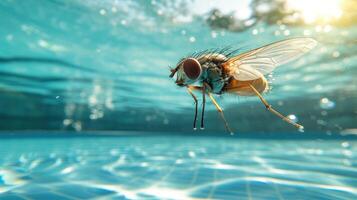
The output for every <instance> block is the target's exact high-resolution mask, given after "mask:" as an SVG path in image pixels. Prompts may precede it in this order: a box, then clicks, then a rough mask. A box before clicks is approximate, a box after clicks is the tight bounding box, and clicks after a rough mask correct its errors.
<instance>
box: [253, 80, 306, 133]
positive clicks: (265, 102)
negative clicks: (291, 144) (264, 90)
mask: <svg viewBox="0 0 357 200" xmlns="http://www.w3.org/2000/svg"><path fill="white" fill-rule="evenodd" d="M249 86H250V88H252V90H253V91H254V92H255V94H256V95H257V96H258V97H259V99H260V101H261V102H262V103H263V104H264V105H265V107H266V108H267V110H269V111H270V112H272V113H273V114H275V115H276V116H278V117H280V118H281V119H282V120H284V121H286V122H288V123H289V124H291V125H293V126H295V127H296V128H298V129H299V130H303V129H304V127H303V126H302V125H300V124H297V123H295V122H293V121H291V120H290V119H289V118H287V117H285V116H284V115H282V114H280V113H279V112H278V111H276V110H274V109H273V108H272V107H271V105H270V104H269V103H268V102H267V101H266V100H265V99H264V98H263V96H262V95H261V94H260V93H259V92H258V90H257V89H255V88H254V87H253V86H252V85H251V84H249Z"/></svg>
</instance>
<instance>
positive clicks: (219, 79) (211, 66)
mask: <svg viewBox="0 0 357 200" xmlns="http://www.w3.org/2000/svg"><path fill="white" fill-rule="evenodd" d="M202 69H203V73H202V76H201V78H200V80H201V81H202V82H203V81H204V82H206V83H208V85H209V86H210V87H211V90H212V91H211V92H213V93H216V94H220V93H221V92H222V88H223V87H224V85H225V84H226V78H225V74H224V72H223V70H222V67H221V63H216V62H206V63H204V64H202Z"/></svg>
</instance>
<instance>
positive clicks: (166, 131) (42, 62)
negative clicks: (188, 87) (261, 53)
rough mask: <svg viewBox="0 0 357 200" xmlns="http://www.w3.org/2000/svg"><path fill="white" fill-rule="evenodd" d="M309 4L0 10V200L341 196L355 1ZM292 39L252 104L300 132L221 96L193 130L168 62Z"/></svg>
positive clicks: (13, 0)
mask: <svg viewBox="0 0 357 200" xmlns="http://www.w3.org/2000/svg"><path fill="white" fill-rule="evenodd" d="M320 1H321V0H315V1H313V2H307V3H306V2H305V1H304V0H301V1H291V0H287V1H280V2H284V3H285V4H284V5H283V4H279V3H276V2H275V1H271V2H269V3H265V1H261V0H241V1H225V2H224V3H222V2H221V1H216V0H211V1H203V0H177V1H173V0H168V1H161V0H152V1H144V0H137V1H121V0H101V1H99V0H89V1H79V0H72V1H58V0H46V1H35V0H27V1H20V0H3V1H0V25H1V26H0V108H2V109H1V110H0V130H1V132H0V154H1V155H0V163H1V164H0V199H87V198H95V199H97V198H98V199H206V198H211V199H236V198H238V197H239V199H356V197H357V194H356V193H357V191H356V189H355V186H356V185H357V183H356V180H357V172H356V169H357V168H356V158H355V157H356V154H357V151H356V140H355V139H356V135H357V131H356V130H357V127H356V121H357V79H356V78H355V76H356V74H357V65H356V61H357V57H356V55H357V46H356V44H357V43H356V31H357V29H356V21H357V19H356V16H355V14H354V10H355V9H354V8H357V5H356V3H355V1H353V0H343V1H338V0H331V1H323V2H320ZM299 2H300V3H299ZM336 2H337V3H336ZM306 5H309V6H306ZM281 6H283V7H281ZM289 9H292V10H293V12H288V11H289ZM326 11H329V12H326ZM291 13H295V14H291ZM302 36H303V37H313V38H314V39H316V40H317V41H318V45H317V47H316V48H315V49H314V50H312V51H311V52H310V53H308V54H307V55H305V56H304V57H302V58H300V59H298V60H296V61H294V62H291V63H289V64H286V65H283V66H280V67H278V68H277V69H276V70H275V71H274V73H272V74H270V75H268V76H267V79H268V81H269V82H271V85H270V90H269V92H268V93H266V94H264V97H265V98H266V99H267V100H268V101H269V103H270V104H271V105H272V106H273V107H274V108H275V109H276V110H278V111H280V112H281V113H283V114H284V115H286V116H288V118H289V119H291V120H293V121H295V122H297V123H301V124H302V125H303V126H304V127H305V129H304V132H299V131H298V130H296V128H295V127H293V126H290V125H289V124H286V123H285V122H283V121H282V120H280V119H279V118H277V117H275V116H274V115H272V114H271V113H269V112H267V111H266V109H265V107H264V105H262V104H261V102H260V101H259V99H258V98H257V97H240V96H235V95H221V96H217V97H216V98H217V101H218V103H219V104H220V106H221V107H222V108H223V110H224V112H225V116H226V119H227V121H228V123H229V124H230V126H231V128H232V129H233V131H234V133H235V134H234V135H233V136H231V135H230V134H229V133H228V132H226V131H225V128H224V124H223V123H222V121H221V120H220V118H219V115H218V114H217V112H216V109H215V107H214V106H213V105H212V104H211V103H210V102H208V104H207V106H206V114H205V116H206V117H205V124H206V127H205V130H204V131H201V130H199V131H193V130H192V120H193V114H194V113H193V111H194V103H193V100H192V98H191V97H190V96H189V95H188V94H187V92H186V91H185V89H183V88H179V87H177V86H176V85H175V83H174V80H172V79H170V78H169V77H168V76H169V74H170V71H169V69H170V68H169V67H175V65H176V63H177V62H178V61H179V60H180V59H181V58H183V57H184V56H187V55H189V54H191V53H194V52H197V51H201V50H206V49H210V48H217V47H218V48H224V47H227V46H232V48H234V49H240V51H239V52H245V51H247V50H249V49H253V48H256V47H259V46H262V45H265V44H268V43H271V42H274V41H278V40H282V39H286V38H292V37H302ZM198 100H199V102H200V103H199V105H201V100H202V99H201V97H200V96H199V97H198Z"/></svg>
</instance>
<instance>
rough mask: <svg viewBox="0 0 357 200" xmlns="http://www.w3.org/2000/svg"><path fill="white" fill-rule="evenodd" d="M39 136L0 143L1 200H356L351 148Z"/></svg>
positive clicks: (347, 144)
mask: <svg viewBox="0 0 357 200" xmlns="http://www.w3.org/2000/svg"><path fill="white" fill-rule="evenodd" d="M28 134H29V133H28ZM43 134H50V133H42V136H39V135H37V136H33V137H26V138H21V139H19V135H15V136H6V137H2V138H1V147H2V148H1V150H0V156H1V158H2V159H1V161H0V165H1V170H0V197H1V199H250V200H252V199H280V200H282V199H355V198H356V196H357V189H356V187H355V186H356V185H357V169H356V165H357V163H356V154H355V152H356V151H357V144H356V141H348V140H296V139H295V140H274V139H265V140H264V141H263V140H260V139H244V138H232V137H214V136H211V137H207V136H197V135H196V136H178V135H172V136H171V137H168V136H167V135H164V136H162V135H161V136H160V135H155V133H148V134H150V135H146V136H143V135H137V134H134V133H129V134H130V135H132V136H124V135H125V134H128V133H123V132H122V133H121V134H123V136H116V137H110V136H107V137H103V136H95V135H92V136H78V135H77V136H73V133H72V134H71V133H70V135H71V136H69V135H68V134H67V135H62V136H61V135H56V136H47V137H46V136H45V137H44V136H43Z"/></svg>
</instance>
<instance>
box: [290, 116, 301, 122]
mask: <svg viewBox="0 0 357 200" xmlns="http://www.w3.org/2000/svg"><path fill="white" fill-rule="evenodd" d="M287 118H288V119H290V120H291V121H293V122H294V123H296V122H298V121H299V120H298V118H297V117H296V116H295V115H288V116H287Z"/></svg>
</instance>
